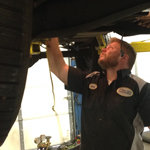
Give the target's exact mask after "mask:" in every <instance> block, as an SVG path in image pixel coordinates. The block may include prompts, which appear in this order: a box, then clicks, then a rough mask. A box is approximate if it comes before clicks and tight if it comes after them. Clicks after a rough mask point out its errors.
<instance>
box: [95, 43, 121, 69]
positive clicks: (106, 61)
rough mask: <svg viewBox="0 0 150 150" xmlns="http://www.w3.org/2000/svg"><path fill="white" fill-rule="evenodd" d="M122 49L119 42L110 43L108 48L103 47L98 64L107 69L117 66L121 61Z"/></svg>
mask: <svg viewBox="0 0 150 150" xmlns="http://www.w3.org/2000/svg"><path fill="white" fill-rule="evenodd" d="M120 49H121V48H120V44H119V43H117V42H113V43H111V44H109V45H108V46H107V47H106V48H104V49H102V53H101V54H100V57H99V60H98V64H99V65H100V66H101V67H102V68H103V69H105V70H106V69H108V68H113V67H116V66H117V65H118V62H119V56H120Z"/></svg>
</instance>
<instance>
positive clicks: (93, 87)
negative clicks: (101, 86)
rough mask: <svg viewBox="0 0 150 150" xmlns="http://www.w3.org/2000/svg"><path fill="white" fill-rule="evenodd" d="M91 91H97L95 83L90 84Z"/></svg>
mask: <svg viewBox="0 0 150 150" xmlns="http://www.w3.org/2000/svg"><path fill="white" fill-rule="evenodd" d="M89 89H91V90H95V89H97V85H96V84H95V83H91V84H89Z"/></svg>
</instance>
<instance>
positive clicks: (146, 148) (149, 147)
mask: <svg viewBox="0 0 150 150" xmlns="http://www.w3.org/2000/svg"><path fill="white" fill-rule="evenodd" d="M143 143H144V147H145V149H144V150H150V144H148V143H145V142H143Z"/></svg>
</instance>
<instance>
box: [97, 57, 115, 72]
mask: <svg viewBox="0 0 150 150" xmlns="http://www.w3.org/2000/svg"><path fill="white" fill-rule="evenodd" d="M98 64H99V65H100V66H101V67H102V69H104V70H106V69H108V68H113V67H116V66H117V65H118V57H111V58H109V57H107V58H105V59H102V60H100V59H99V60H98Z"/></svg>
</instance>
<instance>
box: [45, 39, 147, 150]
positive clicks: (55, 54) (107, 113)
mask: <svg viewBox="0 0 150 150" xmlns="http://www.w3.org/2000/svg"><path fill="white" fill-rule="evenodd" d="M46 45H47V57H48V61H49V65H50V68H51V70H52V72H53V73H54V74H55V75H56V76H57V77H58V78H59V79H60V80H61V81H62V82H64V83H65V85H66V88H67V89H68V90H70V91H73V92H76V93H80V94H82V95H83V96H82V117H81V118H82V120H81V150H144V146H143V143H142V139H141V134H140V133H141V132H142V131H143V128H144V126H150V84H149V83H147V82H145V81H144V80H143V79H140V78H139V77H137V76H135V75H132V74H131V69H132V66H133V64H134V62H135V59H136V53H135V51H134V49H133V48H132V47H131V46H130V44H128V43H126V42H124V41H122V40H119V39H117V38H112V39H111V40H110V44H109V45H108V46H107V47H106V48H104V49H102V53H101V54H100V57H99V60H98V63H99V65H100V66H101V67H102V68H103V70H102V71H100V72H98V71H96V72H93V73H90V74H86V73H85V72H82V71H81V70H79V69H77V68H73V67H70V66H68V65H67V64H65V62H64V59H63V56H62V53H61V51H60V49H59V42H58V38H53V39H52V40H51V41H49V42H47V43H46Z"/></svg>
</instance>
